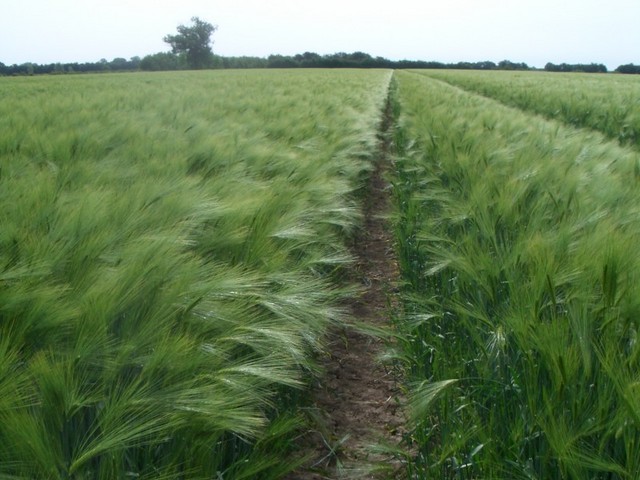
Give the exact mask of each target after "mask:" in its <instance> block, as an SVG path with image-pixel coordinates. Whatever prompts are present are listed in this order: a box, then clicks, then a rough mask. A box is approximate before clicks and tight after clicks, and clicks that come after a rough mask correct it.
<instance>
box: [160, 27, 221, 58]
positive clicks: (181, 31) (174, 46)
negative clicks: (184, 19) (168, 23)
mask: <svg viewBox="0 0 640 480" xmlns="http://www.w3.org/2000/svg"><path fill="white" fill-rule="evenodd" d="M191 22H192V25H178V33H177V34H176V35H166V36H165V37H164V39H163V40H164V41H165V42H166V43H168V44H169V45H171V50H172V52H173V53H174V54H184V55H185V57H186V60H187V64H188V65H189V68H192V69H196V70H198V69H202V68H208V67H211V66H212V64H213V52H212V51H211V35H213V32H215V31H216V29H217V28H218V27H216V26H214V25H212V24H210V23H208V22H205V21H204V20H200V19H199V18H198V17H193V18H192V19H191Z"/></svg>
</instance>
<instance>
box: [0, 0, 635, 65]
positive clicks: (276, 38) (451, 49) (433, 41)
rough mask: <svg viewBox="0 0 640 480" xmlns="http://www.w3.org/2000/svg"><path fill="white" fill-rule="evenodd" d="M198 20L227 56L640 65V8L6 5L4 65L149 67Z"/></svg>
mask: <svg viewBox="0 0 640 480" xmlns="http://www.w3.org/2000/svg"><path fill="white" fill-rule="evenodd" d="M193 16H198V17H200V18H201V19H203V20H205V21H208V22H210V23H213V24H215V25H218V27H219V28H218V31H217V32H215V33H214V35H213V39H214V45H213V50H214V52H215V53H217V54H219V55H224V56H240V55H250V56H259V57H266V56H268V55H269V54H283V55H294V54H297V53H304V52H305V51H310V52H316V53H319V54H321V55H323V54H329V53H336V52H354V51H363V52H366V53H369V54H371V55H373V56H382V57H386V58H389V59H393V60H399V59H410V60H435V61H441V62H457V61H483V60H491V61H494V62H496V63H497V62H499V61H500V60H504V59H508V60H511V61H514V62H526V63H528V64H529V65H530V66H535V67H543V66H544V65H545V63H547V62H553V63H562V62H567V63H590V62H596V63H604V64H605V65H607V67H609V69H615V68H616V67H617V66H618V65H621V64H626V63H635V64H636V65H638V64H640V0H475V1H474V0H424V1H418V0H392V1H385V2H382V1H375V0H366V1H365V0H321V1H313V2H311V1H295V0H270V1H259V0H108V1H98V0H0V62H2V63H4V64H6V65H11V64H14V63H18V64H19V63H25V62H35V63H53V62H62V63H65V62H95V61H98V60H100V59H101V58H106V59H107V60H112V59H113V58H116V57H124V58H127V59H128V58H130V57H133V56H136V55H137V56H140V57H143V56H145V55H148V54H151V53H157V52H161V51H168V50H169V46H168V45H167V44H165V43H164V42H163V41H162V38H163V37H164V36H165V35H167V34H173V33H176V27H177V26H178V24H188V23H189V20H190V18H191V17H193Z"/></svg>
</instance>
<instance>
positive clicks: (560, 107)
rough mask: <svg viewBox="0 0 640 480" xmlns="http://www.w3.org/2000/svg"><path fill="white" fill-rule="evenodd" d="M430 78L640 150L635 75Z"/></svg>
mask: <svg viewBox="0 0 640 480" xmlns="http://www.w3.org/2000/svg"><path fill="white" fill-rule="evenodd" d="M426 74H427V75H429V76H430V77H433V78H437V79H439V80H444V81H446V82H448V83H450V84H452V85H456V86H459V87H461V88H464V89H466V90H468V91H471V92H475V93H479V94H481V95H485V96H487V97H490V98H494V99H496V100H498V101H500V102H503V103H505V104H507V105H510V106H513V107H517V108H521V109H523V110H527V111H530V112H534V113H537V114H540V115H543V116H545V117H547V118H554V119H558V120H560V121H562V122H565V123H568V124H570V125H572V126H575V127H583V128H590V129H593V130H597V131H600V132H602V133H604V134H605V135H606V136H607V137H609V138H611V139H614V140H617V141H619V142H620V144H622V145H630V146H632V147H634V148H637V149H639V148H640V80H639V79H638V78H635V76H634V75H613V74H612V75H602V74H578V73H571V74H563V73H546V72H477V71H476V72H469V71H436V70H433V71H429V72H426Z"/></svg>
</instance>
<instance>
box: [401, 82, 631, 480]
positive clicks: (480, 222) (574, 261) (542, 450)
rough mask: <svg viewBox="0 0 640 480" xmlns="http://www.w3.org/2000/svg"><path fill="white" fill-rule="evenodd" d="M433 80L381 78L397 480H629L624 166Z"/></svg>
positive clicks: (586, 139)
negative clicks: (397, 283) (389, 91)
mask: <svg viewBox="0 0 640 480" xmlns="http://www.w3.org/2000/svg"><path fill="white" fill-rule="evenodd" d="M537 75H538V74H537V73H536V74H529V76H527V77H526V78H525V77H523V80H522V81H523V82H524V81H525V80H526V81H531V82H535V79H537V78H538V77H537ZM432 76H433V77H438V78H440V75H435V74H433V73H431V72H430V73H429V74H428V76H427V75H421V74H417V73H408V72H398V73H397V74H396V76H395V79H396V82H397V87H396V88H397V94H396V102H397V105H396V113H397V115H398V128H397V131H396V148H397V150H398V152H397V155H398V159H397V161H396V165H397V168H396V172H395V178H394V180H393V181H394V186H395V196H396V205H397V213H396V220H395V229H396V238H397V245H398V255H399V261H400V265H401V269H402V272H403V278H404V286H403V289H402V290H403V309H402V311H401V312H400V313H399V314H398V319H397V320H396V323H397V325H398V328H399V330H400V331H401V332H402V334H401V335H400V340H399V342H400V344H401V345H400V348H399V349H398V351H397V358H398V361H399V362H400V363H401V364H402V365H403V366H404V371H405V375H406V376H407V378H408V382H409V383H408V385H409V387H408V391H409V396H410V407H411V408H410V412H411V418H412V424H411V426H412V427H413V430H412V432H411V434H410V435H409V438H408V442H409V443H410V444H411V445H412V446H413V448H414V449H416V451H417V454H416V455H415V456H413V457H411V458H410V459H409V460H408V463H407V476H408V477H409V478H420V479H426V478H451V479H459V478H460V479H462V478H465V479H466V478H468V479H475V478H512V479H515V478H522V479H585V478H591V479H596V478H597V479H605V478H606V479H612V478H636V475H637V472H638V471H640V453H639V452H640V449H639V448H638V445H639V444H640V428H639V427H640V396H638V371H640V344H639V343H638V328H639V326H640V325H639V323H638V319H639V318H640V301H639V299H640V290H639V288H640V287H639V285H640V283H639V280H640V278H639V274H640V270H639V269H640V254H639V253H638V249H637V242H638V238H640V193H639V192H640V189H639V188H638V187H639V184H640V167H639V165H640V163H639V162H640V155H639V154H638V152H637V150H636V149H635V148H631V146H629V147H624V146H620V145H619V144H618V143H617V142H615V141H609V140H607V138H605V137H604V136H603V135H602V134H601V133H599V132H597V131H592V130H585V129H578V130H577V129H575V128H572V127H571V126H569V125H567V124H566V123H564V120H566V119H564V118H562V117H561V120H562V121H558V120H545V119H543V118H541V117H539V116H534V115H531V114H530V113H529V112H528V111H522V110H518V109H514V108H509V107H506V106H504V105H502V104H500V103H498V102H496V101H494V100H491V99H488V98H486V97H483V96H479V95H476V94H473V93H468V92H466V91H464V90H461V89H460V88H457V87H453V86H451V85H449V84H447V83H445V82H442V81H439V80H435V79H433V78H431V77H432ZM462 77H463V76H462V75H460V77H458V76H454V75H453V74H451V77H449V74H447V75H446V76H445V77H444V78H445V80H447V81H449V79H450V78H456V79H458V78H462ZM480 77H481V76H480V75H479V74H478V78H480ZM464 78H465V79H466V78H467V77H466V76H465V77H464ZM469 78H471V76H469ZM473 78H475V74H474V76H473ZM482 78H485V77H482ZM486 78H487V79H488V81H491V80H495V82H496V84H497V83H498V82H499V81H501V80H502V79H503V78H504V77H502V76H496V77H495V78H494V77H490V76H487V77H486ZM581 78H582V77H576V79H577V80H576V84H575V85H574V86H573V88H575V89H576V95H579V94H580V93H579V92H580V91H581V86H582V83H580V79H581ZM456 81H457V80H456ZM548 81H549V82H551V79H549V80H548ZM568 81H569V80H568V77H560V79H559V85H563V84H564V82H568ZM504 89H505V90H509V88H508V87H504ZM496 91H500V92H502V90H500V89H499V88H497V87H496ZM510 94H513V92H511V91H508V92H504V93H503V95H505V96H507V95H510ZM594 108H596V107H594Z"/></svg>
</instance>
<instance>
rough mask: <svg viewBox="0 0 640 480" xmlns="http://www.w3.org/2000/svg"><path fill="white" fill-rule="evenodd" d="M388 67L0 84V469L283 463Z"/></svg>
mask: <svg viewBox="0 0 640 480" xmlns="http://www.w3.org/2000/svg"><path fill="white" fill-rule="evenodd" d="M390 75H391V73H390V72H388V71H340V72H331V71H313V72H311V71H295V72H287V71H266V72H265V71H262V72H246V71H237V72H233V71H225V72H180V73H167V74H134V75H128V74H123V75H93V76H91V75H86V76H85V75H82V76H73V77H64V78H63V77H33V78H21V79H14V78H0V97H1V101H0V202H1V204H2V209H1V210H0V225H2V228H1V230H0V477H2V478H25V479H27V478H47V479H70V478H74V479H98V478H102V479H116V478H122V479H124V478H149V479H152V478H153V479H159V478H208V479H210V478H219V479H221V478H224V479H243V478H244V479H253V478H280V477H281V476H282V475H283V474H284V473H286V472H288V471H290V470H291V469H292V468H294V467H295V460H292V458H294V457H293V456H291V455H290V454H289V453H290V451H291V447H292V446H293V444H294V438H295V435H296V431H297V430H296V429H297V428H299V427H300V426H301V416H300V414H299V412H298V410H297V405H298V402H299V401H300V400H301V398H300V397H301V396H302V395H303V393H302V391H301V388H302V387H303V386H304V385H305V384H308V383H309V382H310V379H311V378H312V377H313V376H314V375H316V370H317V369H316V366H315V362H314V356H316V355H317V354H318V352H321V351H322V349H323V342H322V340H323V335H324V332H325V330H326V328H327V327H328V325H330V324H333V323H335V322H340V321H341V319H342V317H343V315H344V312H343V309H342V307H341V306H340V301H341V300H342V299H344V298H345V297H347V296H349V295H351V294H352V290H353V289H352V288H351V287H350V286H349V285H348V284H346V283H345V281H344V280H343V278H342V277H343V272H344V269H345V268H346V267H345V265H348V263H349V262H350V260H351V259H350V254H349V251H348V249H347V248H346V246H345V243H346V241H347V240H348V239H349V238H350V237H351V235H352V234H353V232H354V230H355V229H356V228H358V226H359V221H360V206H359V203H358V202H359V193H358V192H359V189H360V188H361V185H362V182H363V180H364V179H365V178H366V175H367V172H368V171H369V170H370V168H371V163H370V158H371V155H372V153H373V150H374V148H375V134H376V129H377V125H378V122H379V119H380V116H381V108H382V106H383V104H384V100H385V98H386V91H387V84H388V81H389V78H390Z"/></svg>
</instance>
